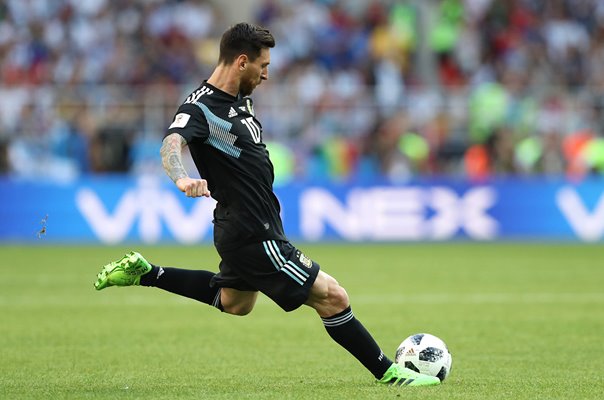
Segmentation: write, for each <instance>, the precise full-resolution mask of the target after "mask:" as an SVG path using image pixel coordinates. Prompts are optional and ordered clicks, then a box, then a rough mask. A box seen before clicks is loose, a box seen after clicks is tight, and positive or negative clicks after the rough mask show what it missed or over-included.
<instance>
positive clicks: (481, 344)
mask: <svg viewBox="0 0 604 400" xmlns="http://www.w3.org/2000/svg"><path fill="white" fill-rule="evenodd" d="M300 247H301V248H302V249H303V250H304V251H305V252H306V253H307V255H309V256H310V257H311V258H313V259H315V260H317V261H318V262H319V263H320V264H321V265H322V267H323V268H324V269H325V270H326V271H327V272H329V273H331V274H332V275H334V276H335V277H336V278H337V279H338V280H339V281H340V283H341V284H342V285H343V286H344V287H345V288H346V289H347V290H348V293H349V294H350V296H351V299H352V306H353V310H354V312H355V315H356V316H357V317H358V318H359V319H360V320H361V321H362V322H363V323H364V324H365V326H366V327H367V328H368V329H369V330H370V331H371V332H372V333H373V335H374V337H375V338H376V340H377V341H378V342H379V343H380V345H381V346H382V348H383V349H384V351H385V352H386V353H387V354H389V355H390V356H393V355H394V351H395V349H396V347H397V346H398V344H399V343H400V342H401V341H402V340H403V339H404V338H405V337H406V336H408V335H410V334H412V333H417V332H429V333H433V334H435V335H437V336H440V337H441V338H443V339H444V340H445V341H446V342H447V344H448V345H449V348H450V350H451V352H452V354H453V370H452V373H451V375H450V377H449V378H448V380H447V381H445V383H444V384H443V385H441V386H439V387H433V388H404V389H401V388H398V389H395V388H387V387H382V386H377V385H376V384H374V382H373V377H372V376H371V375H370V374H368V373H367V372H366V371H365V370H364V369H363V368H362V367H361V365H360V364H358V363H357V361H356V360H355V359H353V358H352V357H351V356H350V355H348V353H346V352H345V351H344V350H342V349H341V348H340V347H338V346H337V345H336V344H335V343H333V342H332V341H331V340H330V339H329V337H328V336H327V334H326V333H325V331H324V328H323V326H322V324H321V322H320V320H319V319H318V318H317V317H316V316H315V314H314V311H312V310H311V309H309V308H306V307H304V308H302V309H300V310H298V311H296V312H293V313H284V312H282V311H281V310H280V309H279V308H277V307H276V306H275V305H274V304H272V303H271V302H270V301H268V300H267V299H266V298H265V297H261V298H260V300H259V302H258V304H257V306H256V308H255V309H254V311H253V312H252V313H251V314H250V315H248V316H246V317H234V316H230V315H224V314H221V313H220V312H218V311H217V310H215V309H212V308H210V307H207V306H205V305H203V304H200V303H196V302H194V301H193V300H188V299H184V298H179V297H177V296H174V295H171V294H168V293H166V292H163V291H161V290H158V289H151V288H140V287H135V288H109V289H107V290H104V291H102V292H96V291H95V290H94V289H93V287H92V282H93V280H94V278H95V275H96V273H97V271H98V270H99V269H100V266H101V265H103V264H104V263H106V262H108V261H110V260H113V259H115V258H119V257H120V256H121V255H122V253H124V252H125V251H126V250H129V249H128V248H124V247H60V246H57V247H21V246H4V247H0V271H1V274H2V277H1V278H0V314H1V323H0V354H1V357H0V398H1V399H114V398H115V399H189V398H190V399H390V398H392V399H394V398H407V399H599V398H603V397H604V378H603V377H602V373H603V371H604V344H603V343H604V341H603V337H604V290H603V283H604V262H603V261H604V258H603V254H604V248H603V247H602V246H596V245H590V246H588V245H567V244H555V245H554V244H550V245H541V244H527V245H519V244H470V243H463V244H461V243H459V244H421V245H411V244H404V245H354V246H353V245H341V246H337V245H323V246H319V245H313V246H311V245H307V246H305V245H302V246H300ZM136 249H138V250H139V251H141V252H142V253H143V254H145V255H146V256H147V258H148V259H150V260H151V261H152V262H155V263H157V264H160V265H166V266H179V267H193V268H208V269H215V266H216V265H217V260H218V256H217V254H216V253H215V251H214V249H213V248H211V247H201V248H195V247H149V248H145V247H136Z"/></svg>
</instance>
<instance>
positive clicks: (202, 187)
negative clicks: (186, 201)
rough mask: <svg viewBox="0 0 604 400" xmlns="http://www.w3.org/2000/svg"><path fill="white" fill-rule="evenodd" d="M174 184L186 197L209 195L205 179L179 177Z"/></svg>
mask: <svg viewBox="0 0 604 400" xmlns="http://www.w3.org/2000/svg"><path fill="white" fill-rule="evenodd" d="M176 186H177V187H178V189H180V191H181V192H183V193H184V194H186V195H187V197H201V196H204V197H210V194H211V193H210V190H209V189H208V182H207V181H206V180H205V179H193V178H189V177H187V178H180V179H179V180H177V181H176Z"/></svg>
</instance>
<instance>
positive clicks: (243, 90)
mask: <svg viewBox="0 0 604 400" xmlns="http://www.w3.org/2000/svg"><path fill="white" fill-rule="evenodd" d="M253 91H254V86H253V85H252V83H251V82H242V83H241V85H239V94H240V95H241V96H243V97H245V96H249V95H250V94H252V92H253Z"/></svg>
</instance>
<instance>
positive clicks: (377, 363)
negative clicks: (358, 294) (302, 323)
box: [321, 307, 392, 379]
mask: <svg viewBox="0 0 604 400" xmlns="http://www.w3.org/2000/svg"><path fill="white" fill-rule="evenodd" d="M321 319H322V320H323V325H325V329H326V330H327V333H329V336H331V338H332V339H333V340H335V341H336V342H337V343H338V344H339V345H340V346H342V347H344V348H345V349H346V350H348V352H349V353H350V354H352V355H353V356H355V357H356V359H357V360H359V361H360V362H361V364H363V365H364V366H365V368H367V369H368V370H369V371H370V372H371V373H372V374H373V375H374V376H375V377H376V378H377V379H380V378H381V377H382V376H384V373H385V372H386V370H387V369H388V368H390V366H391V365H392V361H391V360H390V359H388V357H386V356H385V355H384V353H383V352H382V350H381V349H380V347H379V346H378V344H377V343H376V342H375V340H373V338H372V337H371V335H370V334H369V332H367V330H366V329H365V327H364V326H363V324H361V323H360V322H359V321H358V320H357V319H356V318H355V317H354V314H353V313H352V310H351V309H350V307H348V308H347V309H345V310H344V311H342V312H341V313H338V314H336V315H333V316H331V317H328V318H321Z"/></svg>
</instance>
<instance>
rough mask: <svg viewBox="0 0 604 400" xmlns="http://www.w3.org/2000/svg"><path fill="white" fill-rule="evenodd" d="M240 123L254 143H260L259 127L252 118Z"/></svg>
mask: <svg viewBox="0 0 604 400" xmlns="http://www.w3.org/2000/svg"><path fill="white" fill-rule="evenodd" d="M241 123H242V124H243V125H245V126H246V128H247V129H248V130H249V131H250V134H251V135H252V139H253V140H254V143H260V140H261V137H260V127H259V126H258V125H257V124H256V122H255V121H254V117H248V118H244V119H242V120H241Z"/></svg>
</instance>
